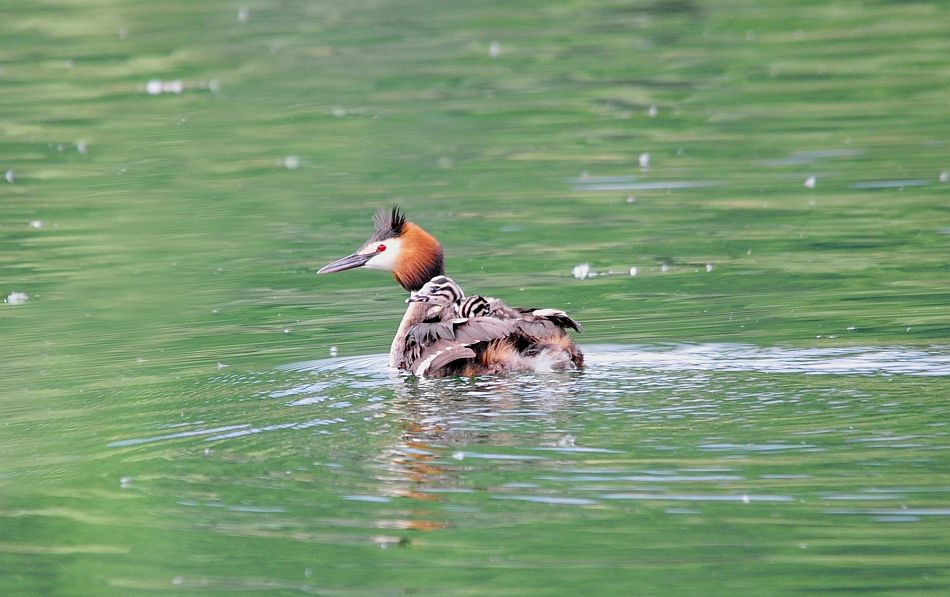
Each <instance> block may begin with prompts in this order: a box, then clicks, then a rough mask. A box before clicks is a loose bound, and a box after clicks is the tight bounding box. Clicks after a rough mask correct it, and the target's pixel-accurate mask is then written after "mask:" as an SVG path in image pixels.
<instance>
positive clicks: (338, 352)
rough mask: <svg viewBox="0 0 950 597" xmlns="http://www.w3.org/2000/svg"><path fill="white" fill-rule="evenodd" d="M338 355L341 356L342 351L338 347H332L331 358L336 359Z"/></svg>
mask: <svg viewBox="0 0 950 597" xmlns="http://www.w3.org/2000/svg"><path fill="white" fill-rule="evenodd" d="M338 354H340V349H338V348H337V347H336V346H331V347H330V356H331V357H335V356H336V355H338Z"/></svg>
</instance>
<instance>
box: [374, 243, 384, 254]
mask: <svg viewBox="0 0 950 597" xmlns="http://www.w3.org/2000/svg"><path fill="white" fill-rule="evenodd" d="M385 250H386V245H379V246H378V247H376V252H377V253H382V252H383V251H385Z"/></svg>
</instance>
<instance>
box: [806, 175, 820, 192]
mask: <svg viewBox="0 0 950 597" xmlns="http://www.w3.org/2000/svg"><path fill="white" fill-rule="evenodd" d="M817 183H818V177H817V176H815V175H814V174H812V175H811V176H809V177H808V178H806V179H805V188H806V189H813V188H815V185H816V184H817Z"/></svg>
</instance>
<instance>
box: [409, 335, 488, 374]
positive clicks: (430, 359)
mask: <svg viewBox="0 0 950 597" xmlns="http://www.w3.org/2000/svg"><path fill="white" fill-rule="evenodd" d="M474 358H475V351H474V350H472V349H471V348H469V347H468V346H465V345H463V344H459V343H458V342H455V341H452V340H439V341H438V342H436V343H435V344H433V345H432V346H429V347H428V348H427V349H426V350H425V351H424V352H423V353H422V354H421V355H420V356H419V358H418V359H416V360H415V362H413V363H412V365H411V371H412V373H413V374H414V375H421V376H424V375H427V374H428V373H429V372H431V371H439V370H440V369H442V368H443V367H445V366H446V365H448V364H449V363H452V362H453V361H457V360H459V359H474Z"/></svg>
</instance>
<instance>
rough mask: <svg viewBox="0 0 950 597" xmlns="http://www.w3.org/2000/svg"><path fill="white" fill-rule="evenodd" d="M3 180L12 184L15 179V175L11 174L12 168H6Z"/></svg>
mask: <svg viewBox="0 0 950 597" xmlns="http://www.w3.org/2000/svg"><path fill="white" fill-rule="evenodd" d="M3 180H5V181H7V182H8V183H10V184H13V181H15V180H16V176H14V175H13V170H7V171H6V172H5V173H4V174H3Z"/></svg>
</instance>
